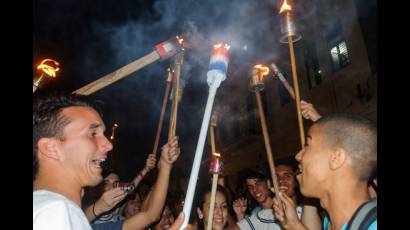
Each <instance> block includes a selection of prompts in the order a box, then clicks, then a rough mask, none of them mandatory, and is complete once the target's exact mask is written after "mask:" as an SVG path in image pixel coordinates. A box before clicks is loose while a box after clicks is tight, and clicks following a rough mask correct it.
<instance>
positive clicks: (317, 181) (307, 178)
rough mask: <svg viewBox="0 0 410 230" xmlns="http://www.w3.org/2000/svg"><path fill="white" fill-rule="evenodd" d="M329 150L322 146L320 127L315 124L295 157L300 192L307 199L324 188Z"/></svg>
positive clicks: (316, 194) (327, 173)
mask: <svg viewBox="0 0 410 230" xmlns="http://www.w3.org/2000/svg"><path fill="white" fill-rule="evenodd" d="M329 157H330V149H329V147H327V146H326V145H325V144H324V140H323V136H322V132H321V130H320V127H319V126H318V125H316V124H314V125H312V127H311V128H310V129H309V132H308V134H307V138H306V145H305V147H304V148H302V150H300V152H299V153H298V154H297V155H296V160H297V161H298V162H299V170H300V174H298V175H297V177H296V178H297V180H298V181H299V185H300V190H301V192H302V194H303V195H305V196H308V197H318V196H319V194H320V193H321V192H322V190H323V189H324V188H325V181H326V179H327V178H328V177H329V173H330V172H329V163H328V162H329Z"/></svg>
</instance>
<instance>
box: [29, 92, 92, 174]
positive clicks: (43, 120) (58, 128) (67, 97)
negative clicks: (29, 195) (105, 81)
mask: <svg viewBox="0 0 410 230" xmlns="http://www.w3.org/2000/svg"><path fill="white" fill-rule="evenodd" d="M72 106H82V107H90V108H93V109H95V108H96V107H95V105H94V104H92V102H91V101H90V100H89V99H88V98H87V97H86V96H82V95H77V94H71V93H58V94H50V95H43V96H41V97H38V98H35V99H34V101H33V180H34V179H35V177H36V175H37V171H38V164H39V163H38V155H37V152H38V149H37V143H38V141H39V140H40V139H41V138H45V137H48V138H51V137H56V138H59V139H61V140H64V133H63V130H64V127H65V126H67V125H68V124H69V123H70V122H71V121H70V119H68V118H67V117H65V116H63V115H62V113H61V112H62V111H63V109H65V108H68V107H72Z"/></svg>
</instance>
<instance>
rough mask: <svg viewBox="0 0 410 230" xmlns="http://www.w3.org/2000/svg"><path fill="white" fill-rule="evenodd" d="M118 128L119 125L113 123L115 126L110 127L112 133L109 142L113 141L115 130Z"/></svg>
mask: <svg viewBox="0 0 410 230" xmlns="http://www.w3.org/2000/svg"><path fill="white" fill-rule="evenodd" d="M118 127H119V125H117V123H115V124H114V125H113V126H112V131H111V136H110V140H114V136H115V129H116V128H118Z"/></svg>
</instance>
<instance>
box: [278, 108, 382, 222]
mask: <svg viewBox="0 0 410 230" xmlns="http://www.w3.org/2000/svg"><path fill="white" fill-rule="evenodd" d="M296 160H297V161H299V169H300V174H299V175H297V179H298V180H299V184H300V189H301V192H302V194H303V195H304V196H307V197H316V198H319V200H320V204H321V206H322V207H323V208H324V209H325V210H326V211H327V213H328V216H326V217H325V218H324V221H323V229H325V230H329V229H331V230H339V229H342V230H345V229H349V228H350V226H353V225H355V224H357V225H358V226H359V225H360V227H361V229H368V230H374V229H377V200H370V196H369V193H368V191H367V186H368V185H367V183H368V180H369V178H370V177H371V175H373V174H374V172H375V170H377V168H376V165H377V128H376V125H375V124H374V123H373V122H371V121H369V120H367V119H365V118H362V117H360V116H355V115H349V114H334V115H329V116H323V117H321V118H320V119H318V120H317V121H316V122H315V123H314V124H313V125H312V126H311V127H310V129H309V132H308V134H307V143H306V146H305V147H304V148H303V149H302V150H301V151H300V152H299V153H298V154H297V155H296ZM279 198H280V200H281V201H282V202H283V204H284V205H285V213H283V211H282V210H280V209H279V208H278V205H277V202H275V205H274V209H275V216H276V218H277V219H278V220H280V221H281V222H282V224H283V226H285V228H286V229H307V228H306V227H305V226H304V225H303V224H301V222H300V221H298V219H297V218H295V213H294V211H292V210H293V209H292V208H291V207H294V204H293V202H292V201H291V200H290V198H289V197H288V196H286V194H284V193H280V194H279ZM359 210H360V211H359ZM362 210H365V211H366V212H364V213H363V215H362V214H360V215H359V214H358V213H362ZM355 214H356V215H355ZM358 216H366V218H363V220H362V221H359V222H357V221H356V220H358V219H357V217H358Z"/></svg>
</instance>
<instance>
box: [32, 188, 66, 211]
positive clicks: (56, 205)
mask: <svg viewBox="0 0 410 230" xmlns="http://www.w3.org/2000/svg"><path fill="white" fill-rule="evenodd" d="M69 206H70V202H69V200H68V199H67V198H65V197H64V196H62V195H60V194H57V193H53V192H49V191H45V190H41V191H35V192H33V215H34V216H35V215H36V214H40V213H42V212H53V211H68V208H69ZM34 216H33V217H34Z"/></svg>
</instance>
